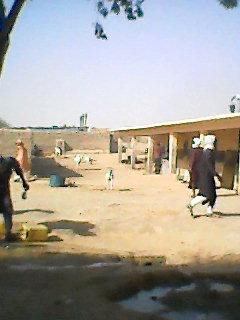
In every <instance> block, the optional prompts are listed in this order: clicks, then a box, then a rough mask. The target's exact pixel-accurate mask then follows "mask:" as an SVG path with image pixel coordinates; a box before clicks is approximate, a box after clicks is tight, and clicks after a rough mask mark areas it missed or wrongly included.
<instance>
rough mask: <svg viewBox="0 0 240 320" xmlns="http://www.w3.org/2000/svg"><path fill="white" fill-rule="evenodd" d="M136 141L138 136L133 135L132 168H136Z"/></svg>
mask: <svg viewBox="0 0 240 320" xmlns="http://www.w3.org/2000/svg"><path fill="white" fill-rule="evenodd" d="M135 142H136V138H135V137H132V139H131V166H132V169H134V168H135V163H136V154H135Z"/></svg>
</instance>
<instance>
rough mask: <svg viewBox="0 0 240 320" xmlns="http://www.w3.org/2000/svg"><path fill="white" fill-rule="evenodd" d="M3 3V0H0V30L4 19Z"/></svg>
mask: <svg viewBox="0 0 240 320" xmlns="http://www.w3.org/2000/svg"><path fill="white" fill-rule="evenodd" d="M5 18H6V16H5V5H4V3H3V0H0V31H1V29H2V28H3V25H4V21H5Z"/></svg>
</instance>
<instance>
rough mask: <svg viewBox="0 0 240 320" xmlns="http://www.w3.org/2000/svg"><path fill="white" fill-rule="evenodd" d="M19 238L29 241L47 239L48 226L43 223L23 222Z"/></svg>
mask: <svg viewBox="0 0 240 320" xmlns="http://www.w3.org/2000/svg"><path fill="white" fill-rule="evenodd" d="M20 238H21V239H22V240H23V241H29V242H37V241H47V239H48V228H47V227H46V226H45V225H43V224H35V225H34V224H27V223H23V224H22V226H21V229H20Z"/></svg>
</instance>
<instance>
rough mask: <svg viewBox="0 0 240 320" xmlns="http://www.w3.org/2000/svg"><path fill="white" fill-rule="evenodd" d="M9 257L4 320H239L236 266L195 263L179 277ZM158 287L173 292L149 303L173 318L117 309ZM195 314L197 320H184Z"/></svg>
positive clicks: (3, 272)
mask: <svg viewBox="0 0 240 320" xmlns="http://www.w3.org/2000/svg"><path fill="white" fill-rule="evenodd" d="M10 246H11V244H10ZM6 252H7V253H6V254H5V256H4V258H3V259H2V261H1V264H0V281H1V286H0V295H1V308H0V317H1V319H19V320H21V319H35V320H43V319H61V320H67V319H71V320H79V319H86V320H103V319H106V320H108V319H114V320H123V319H127V320H160V319H184V320H185V319H197V318H199V319H200V317H199V316H197V314H198V315H202V314H203V313H204V314H209V315H211V313H215V312H216V313H217V314H218V315H219V317H218V318H211V316H207V317H201V319H211V320H212V319H218V320H220V319H224V320H225V319H227V320H238V319H239V314H240V304H239V295H240V274H239V272H237V271H236V270H239V265H237V264H236V263H235V262H234V264H233V265H231V263H229V262H227V261H226V262H225V264H224V265H222V264H221V263H220V264H219V263H218V262H214V263H211V261H209V262H207V263H206V264H205V265H204V267H201V266H200V265H199V263H197V264H196V265H195V266H194V265H190V266H188V267H185V269H184V270H183V271H180V270H179V269H178V267H176V266H175V267H174V266H162V267H160V266H159V267H158V268H157V269H156V268H153V267H151V266H148V267H146V266H139V265H137V266H136V265H134V264H131V263H129V262H124V261H121V262H123V263H119V260H118V259H117V258H118V257H112V256H110V255H101V256H94V255H88V254H80V255H70V254H57V253H51V254H50V253H42V251H41V249H39V250H37V249H36V248H33V249H32V251H31V250H27V252H26V251H25V254H23V255H19V253H18V252H17V251H14V250H6ZM2 253H3V249H1V250H0V254H2ZM235 258H237V259H238V261H239V257H235ZM235 260H236V259H235ZM195 267H197V268H198V269H197V271H196V270H195V269H194V268H195ZM232 267H234V269H232ZM182 268H184V267H182ZM191 268H193V269H191ZM201 268H203V269H201ZM222 268H224V269H222ZM193 270H195V271H193ZM220 270H223V271H220ZM234 270H235V271H234ZM156 287H159V288H162V289H163V290H165V289H166V288H170V290H168V292H167V294H165V295H164V296H162V295H160V296H158V295H155V296H149V297H148V300H150V303H152V302H154V303H155V304H156V305H158V304H159V306H160V307H161V305H164V310H166V309H167V310H169V311H170V312H172V315H171V317H169V318H168V317H162V315H161V313H160V312H159V311H157V312H156V313H154V312H153V313H151V314H148V313H146V310H144V311H143V312H138V311H131V310H130V309H129V308H126V307H123V306H122V305H121V304H120V303H119V302H121V301H122V300H123V299H126V298H131V297H132V296H134V295H135V294H138V293H139V292H142V291H143V292H149V290H152V289H154V288H156ZM181 288H182V289H181ZM145 302H146V303H147V304H148V301H147V300H146V301H143V302H142V303H145ZM192 311H193V312H195V315H194V316H191V314H190V315H189V314H185V313H186V312H192ZM144 312H145V313H144ZM174 314H176V317H173V315H174ZM177 315H178V317H177ZM179 315H181V317H179ZM183 316H185V317H183Z"/></svg>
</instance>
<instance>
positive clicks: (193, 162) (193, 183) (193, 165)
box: [189, 138, 203, 198]
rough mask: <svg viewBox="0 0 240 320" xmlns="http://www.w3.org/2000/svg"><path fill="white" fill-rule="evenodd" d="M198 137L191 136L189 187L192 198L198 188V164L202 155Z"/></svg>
mask: <svg viewBox="0 0 240 320" xmlns="http://www.w3.org/2000/svg"><path fill="white" fill-rule="evenodd" d="M200 145H201V140H200V138H193V143H192V150H191V153H190V158H189V173H190V182H189V188H190V189H192V192H193V194H192V198H194V197H195V196H196V189H198V180H199V164H200V160H201V157H202V152H203V149H202V148H201V146H200Z"/></svg>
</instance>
